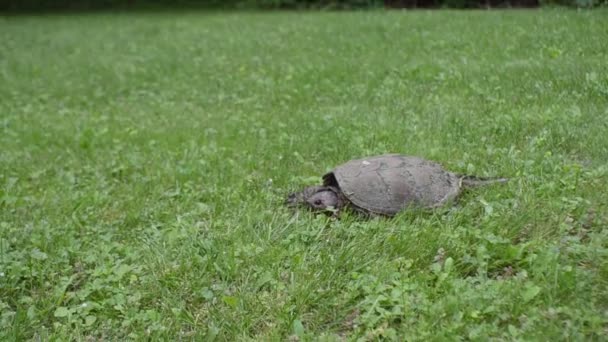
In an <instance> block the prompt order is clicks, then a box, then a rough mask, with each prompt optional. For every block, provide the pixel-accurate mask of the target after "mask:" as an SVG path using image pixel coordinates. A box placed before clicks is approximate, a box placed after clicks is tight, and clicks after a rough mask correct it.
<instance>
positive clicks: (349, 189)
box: [285, 154, 508, 217]
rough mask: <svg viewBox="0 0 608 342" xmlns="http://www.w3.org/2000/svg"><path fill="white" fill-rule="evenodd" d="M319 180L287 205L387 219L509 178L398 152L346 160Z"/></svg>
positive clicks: (432, 206) (336, 214)
mask: <svg viewBox="0 0 608 342" xmlns="http://www.w3.org/2000/svg"><path fill="white" fill-rule="evenodd" d="M322 178H323V184H322V185H313V186H309V187H306V188H304V189H303V190H301V191H298V192H294V193H291V194H289V195H288V196H287V199H286V201H285V203H286V204H287V205H288V206H290V207H298V206H304V207H307V208H309V209H310V210H312V211H325V212H330V213H332V215H333V216H338V215H339V213H340V212H341V211H342V210H343V209H345V208H352V209H354V210H355V211H356V212H358V213H362V214H365V215H368V216H388V217H391V216H395V215H396V214H398V213H399V212H400V211H402V210H405V209H408V208H422V209H427V208H437V207H440V206H443V205H445V204H446V203H448V202H450V201H451V200H453V199H455V198H456V197H457V196H458V195H459V194H460V193H461V192H462V190H463V189H465V188H470V187H476V186H482V185H487V184H494V183H505V182H507V181H508V179H507V178H481V177H476V176H468V175H462V174H458V173H454V172H450V171H447V170H446V169H444V168H443V167H442V166H441V165H440V164H439V163H437V162H434V161H430V160H426V159H423V158H421V157H416V156H408V155H402V154H383V155H377V156H370V157H366V158H360V159H354V160H350V161H348V162H346V163H344V164H342V165H339V166H337V167H336V168H335V169H333V170H332V171H330V172H328V173H326V174H325V175H323V177H322Z"/></svg>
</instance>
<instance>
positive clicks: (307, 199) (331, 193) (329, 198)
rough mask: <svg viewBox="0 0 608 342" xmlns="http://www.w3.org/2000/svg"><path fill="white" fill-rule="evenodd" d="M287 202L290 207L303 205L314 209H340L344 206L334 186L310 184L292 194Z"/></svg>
mask: <svg viewBox="0 0 608 342" xmlns="http://www.w3.org/2000/svg"><path fill="white" fill-rule="evenodd" d="M285 203H286V204H287V205H288V206H290V207H296V206H298V205H302V206H305V207H308V208H310V209H311V210H313V211H323V210H328V209H340V207H341V206H342V200H341V199H340V195H339V194H338V190H337V189H336V188H334V187H332V186H309V187H307V188H305V189H304V190H302V191H300V192H294V193H292V194H290V195H289V196H288V197H287V200H286V201H285Z"/></svg>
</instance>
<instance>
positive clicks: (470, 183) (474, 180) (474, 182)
mask: <svg viewBox="0 0 608 342" xmlns="http://www.w3.org/2000/svg"><path fill="white" fill-rule="evenodd" d="M459 177H460V182H461V184H462V186H463V187H470V188H472V187H477V186H484V185H490V184H496V183H506V182H508V181H509V178H500V177H497V178H491V177H476V176H464V175H459Z"/></svg>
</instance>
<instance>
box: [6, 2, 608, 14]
mask: <svg viewBox="0 0 608 342" xmlns="http://www.w3.org/2000/svg"><path fill="white" fill-rule="evenodd" d="M545 5H547V6H553V5H559V6H571V7H599V6H607V5H608V0H0V11H38V10H93V9H140V8H167V7H176V8H192V7H202V8H210V9H365V8H382V7H385V8H508V7H538V6H545Z"/></svg>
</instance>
